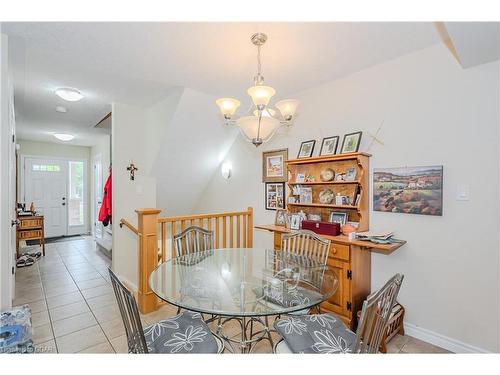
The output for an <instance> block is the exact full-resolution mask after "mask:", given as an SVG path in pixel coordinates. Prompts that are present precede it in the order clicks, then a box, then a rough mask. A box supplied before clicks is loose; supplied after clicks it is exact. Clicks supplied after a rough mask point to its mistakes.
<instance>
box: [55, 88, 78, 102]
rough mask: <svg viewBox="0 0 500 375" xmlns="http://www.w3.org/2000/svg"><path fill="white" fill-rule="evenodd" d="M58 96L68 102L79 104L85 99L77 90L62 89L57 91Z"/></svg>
mask: <svg viewBox="0 0 500 375" xmlns="http://www.w3.org/2000/svg"><path fill="white" fill-rule="evenodd" d="M56 95H57V96H58V97H60V98H61V99H64V100H66V101H68V102H77V101H79V100H81V99H83V95H82V93H81V92H80V91H78V90H77V89H72V88H69V87H62V88H59V89H57V90H56Z"/></svg>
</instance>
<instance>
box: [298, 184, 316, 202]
mask: <svg viewBox="0 0 500 375" xmlns="http://www.w3.org/2000/svg"><path fill="white" fill-rule="evenodd" d="M312 200H313V198H312V188H310V187H302V188H300V195H299V202H300V203H312Z"/></svg>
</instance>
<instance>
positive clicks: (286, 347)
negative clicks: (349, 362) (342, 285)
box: [274, 273, 404, 354]
mask: <svg viewBox="0 0 500 375" xmlns="http://www.w3.org/2000/svg"><path fill="white" fill-rule="evenodd" d="M403 278H404V276H403V275H402V274H399V273H398V274H396V275H394V276H393V277H392V278H391V279H390V280H389V281H387V283H386V284H385V285H384V286H383V287H382V288H381V289H380V290H378V291H377V292H375V293H373V294H371V295H370V296H368V298H367V299H366V300H365V301H364V302H363V309H362V310H361V318H360V320H359V322H358V328H357V330H356V333H354V332H352V331H351V330H349V329H348V328H347V327H346V325H345V324H344V322H343V321H342V320H341V319H340V318H339V317H337V316H336V315H334V314H322V315H303V316H300V317H289V318H288V319H280V320H278V321H276V322H275V323H274V327H275V328H276V330H277V331H278V332H279V333H280V335H281V336H282V337H283V339H282V340H281V341H279V342H278V343H277V344H276V346H275V349H274V352H275V353H279V354H284V353H329V354H337V353H378V352H379V347H380V342H381V341H382V338H383V336H384V332H385V331H386V328H387V322H388V320H389V317H390V315H391V311H392V307H393V306H394V303H395V302H396V298H397V296H398V293H399V289H400V287H401V284H402V282H403Z"/></svg>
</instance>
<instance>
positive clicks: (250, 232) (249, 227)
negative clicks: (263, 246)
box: [246, 207, 253, 247]
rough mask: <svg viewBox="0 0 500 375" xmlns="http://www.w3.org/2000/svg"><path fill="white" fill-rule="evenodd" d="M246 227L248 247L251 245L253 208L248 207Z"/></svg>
mask: <svg viewBox="0 0 500 375" xmlns="http://www.w3.org/2000/svg"><path fill="white" fill-rule="evenodd" d="M248 212H249V215H248V228H246V230H247V236H248V237H247V238H248V247H253V208H252V207H248Z"/></svg>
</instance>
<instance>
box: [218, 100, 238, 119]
mask: <svg viewBox="0 0 500 375" xmlns="http://www.w3.org/2000/svg"><path fill="white" fill-rule="evenodd" d="M216 103H217V105H218V106H219V108H220V111H221V113H222V114H223V116H224V118H225V119H228V120H229V119H231V118H233V116H234V114H235V113H236V110H237V109H238V107H239V106H240V104H241V103H240V101H239V100H236V99H232V98H221V99H217V100H216Z"/></svg>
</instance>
